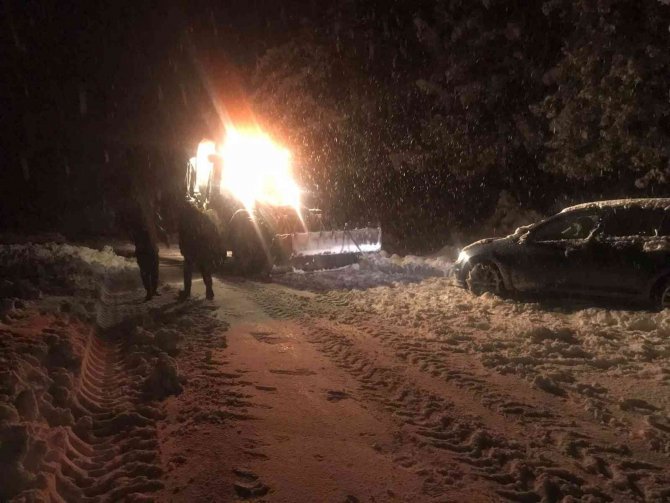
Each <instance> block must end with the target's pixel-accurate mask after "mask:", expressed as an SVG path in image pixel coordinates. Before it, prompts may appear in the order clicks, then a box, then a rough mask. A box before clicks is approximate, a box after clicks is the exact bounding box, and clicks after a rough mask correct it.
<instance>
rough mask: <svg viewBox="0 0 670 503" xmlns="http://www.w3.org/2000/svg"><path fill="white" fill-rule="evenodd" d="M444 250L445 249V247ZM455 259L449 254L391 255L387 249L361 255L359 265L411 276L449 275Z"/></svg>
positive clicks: (368, 268)
mask: <svg viewBox="0 0 670 503" xmlns="http://www.w3.org/2000/svg"><path fill="white" fill-rule="evenodd" d="M443 250H444V249H443ZM452 265H453V261H452V260H450V259H449V258H447V256H440V255H435V256H433V257H419V256H416V255H406V256H404V257H400V256H399V255H396V254H393V255H389V254H388V253H386V252H385V251H383V250H382V251H381V252H379V253H371V254H369V255H364V256H363V257H361V260H360V263H359V266H360V270H362V271H373V272H382V273H386V274H398V275H401V276H407V277H411V278H428V277H432V276H448V275H449V274H450V273H451V267H452Z"/></svg>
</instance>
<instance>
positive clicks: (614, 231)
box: [603, 206, 665, 237]
mask: <svg viewBox="0 0 670 503" xmlns="http://www.w3.org/2000/svg"><path fill="white" fill-rule="evenodd" d="M664 213H665V212H664V211H663V210H662V209H660V208H643V207H640V206H629V207H620V208H612V211H611V212H610V213H609V214H608V215H607V218H606V219H605V222H604V224H603V234H604V235H605V237H632V236H644V237H654V236H658V235H659V233H660V230H661V224H662V223H663V220H664V218H663V217H664Z"/></svg>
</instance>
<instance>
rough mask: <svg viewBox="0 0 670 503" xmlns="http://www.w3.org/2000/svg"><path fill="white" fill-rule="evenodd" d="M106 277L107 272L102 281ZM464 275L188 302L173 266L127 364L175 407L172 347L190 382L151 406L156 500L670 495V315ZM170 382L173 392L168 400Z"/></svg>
mask: <svg viewBox="0 0 670 503" xmlns="http://www.w3.org/2000/svg"><path fill="white" fill-rule="evenodd" d="M74 255H75V257H88V258H87V260H89V261H91V257H92V258H93V259H94V260H93V262H94V265H95V263H97V262H99V258H104V260H103V262H109V263H110V264H113V265H114V268H116V269H118V270H119V271H120V273H119V275H118V278H119V279H120V280H122V283H121V284H126V285H130V283H129V282H130V281H131V279H129V278H130V276H129V272H130V273H132V268H130V269H129V267H130V265H132V264H129V263H118V264H117V263H116V262H115V260H116V259H110V258H109V257H107V258H105V257H99V256H98V255H95V254H91V253H90V252H86V253H83V254H82V253H79V252H77V253H74ZM57 256H58V257H60V254H57ZM78 260H79V258H76V261H77V263H79V262H78ZM59 261H60V259H59ZM59 267H60V266H59ZM96 267H97V266H96ZM56 269H58V268H56ZM46 270H50V269H49V267H47V268H46ZM94 270H96V269H95V267H94ZM105 270H106V269H104V268H103V270H102V271H101V272H100V273H96V274H95V275H94V277H97V278H98V281H99V282H100V281H102V284H103V285H104V284H105V283H104V281H103V280H104V279H105V278H109V276H108V275H106V274H104V272H105ZM58 271H60V269H58V270H57V271H56V273H57V276H58V277H60V276H62V274H60V273H59V272H58ZM448 271H449V261H448V260H446V259H444V258H440V257H437V258H433V259H420V258H416V257H409V258H404V259H401V258H399V257H389V256H386V255H384V254H380V255H376V256H372V257H369V258H368V259H367V260H364V261H363V262H361V263H360V264H358V265H355V266H349V267H347V268H343V269H340V270H336V271H324V272H316V273H303V272H299V271H298V272H293V273H290V274H284V275H281V276H276V277H275V278H273V282H270V283H258V282H253V281H245V280H241V279H236V278H230V277H221V278H218V279H217V280H216V281H215V292H216V298H215V300H214V301H213V302H207V301H204V299H203V298H202V297H203V292H202V290H203V288H202V281H195V282H194V292H195V299H194V300H193V301H190V302H187V303H185V304H177V303H176V302H175V300H174V292H175V290H176V287H177V286H178V284H179V272H180V271H179V266H178V264H175V263H174V261H166V262H165V264H164V266H163V267H162V269H161V274H162V275H163V277H164V279H165V281H167V282H169V283H170V285H169V286H168V287H166V288H165V289H163V294H164V295H163V296H162V297H161V298H159V299H156V300H155V301H152V302H151V303H149V304H146V305H144V304H137V305H135V304H134V303H133V310H132V311H133V313H135V318H136V319H139V318H141V317H142V315H141V313H139V315H138V313H136V312H135V311H138V310H140V311H141V310H142V309H146V311H147V313H150V316H145V317H144V319H143V320H139V321H138V323H139V324H140V325H141V326H142V327H143V328H136V329H128V330H131V332H130V333H129V334H128V335H127V342H126V344H124V345H123V347H122V348H121V350H120V351H121V353H119V358H125V360H123V361H119V365H125V366H126V367H127V368H131V369H133V375H135V376H136V378H135V380H136V381H137V383H136V384H134V385H133V386H140V388H138V389H142V390H144V395H146V392H147V391H146V390H147V389H154V385H155V387H156V391H157V392H158V395H156V396H161V397H163V396H164V395H165V394H166V393H170V392H176V391H178V390H179V389H181V387H182V386H181V385H179V384H178V383H176V382H175V381H174V374H170V373H168V374H164V373H163V372H158V373H156V371H157V369H159V368H160V365H161V361H162V360H161V359H163V360H164V361H169V362H172V360H171V359H168V358H167V355H164V356H161V355H163V351H167V352H168V353H169V354H171V355H172V356H174V358H175V361H174V362H173V363H170V365H173V364H174V365H177V366H178V367H179V374H180V375H181V382H182V384H183V391H182V392H181V393H180V394H178V395H177V396H170V397H169V398H167V400H165V401H163V402H155V401H152V402H151V403H152V405H151V407H158V408H160V409H162V412H161V414H163V413H164V417H162V416H161V414H156V418H157V419H156V420H154V419H152V424H154V422H155V430H152V431H155V433H152V435H154V434H155V435H156V438H157V446H156V449H155V451H153V452H160V460H159V461H157V465H160V467H161V470H156V473H157V474H159V473H163V475H162V476H160V475H156V480H159V479H160V481H161V483H160V484H159V483H156V484H153V485H151V490H150V491H148V492H146V494H145V496H151V497H154V498H157V499H158V500H160V501H205V500H210V501H230V500H234V499H236V498H238V499H262V500H264V501H291V502H301V501H350V502H352V501H500V500H501V499H503V500H504V499H509V500H512V501H565V502H568V501H666V500H668V499H669V498H670V418H669V413H670V393H669V390H670V371H669V370H668V369H669V368H670V365H669V363H670V315H669V314H667V313H651V312H647V311H643V310H638V311H633V310H620V309H611V308H610V309H608V308H605V307H594V306H593V305H589V304H581V305H575V304H571V305H568V306H566V305H560V303H558V302H555V301H554V302H551V303H548V302H543V303H540V302H534V301H521V300H515V299H500V298H497V297H493V296H488V295H485V296H483V297H479V298H477V297H473V296H472V295H470V294H469V293H468V292H466V291H463V290H461V289H459V288H457V287H455V286H453V284H452V282H451V280H450V278H449V277H448V276H447V273H448ZM135 272H136V271H135ZM77 274H78V276H77V277H81V278H91V276H90V274H88V273H87V274H83V273H82V272H81V271H79V272H78V273H77ZM59 275H60V276H59ZM131 276H132V274H131ZM82 281H83V280H82ZM92 281H93V280H92V279H91V281H89V280H86V281H84V282H83V283H81V281H80V282H79V283H76V284H75V285H73V288H74V287H76V286H77V285H80V284H84V285H85V286H87V288H88V283H89V282H92ZM135 283H137V281H136V279H135ZM17 284H18V283H17ZM117 285H118V283H117ZM135 286H137V284H136V285H135ZM101 293H102V294H103V300H104V290H102V291H101ZM136 294H137V295H136V297H137V298H138V299H140V298H141V296H142V292H141V291H137V292H136ZM131 296H132V295H131ZM110 298H111V297H110ZM49 299H50V296H48V295H47V296H45V297H44V298H43V299H41V300H36V301H34V302H35V307H37V308H42V309H43V308H44V306H46V305H48V303H49ZM58 299H59V302H62V299H63V297H62V295H61V296H60V297H58ZM74 304H76V302H74V301H73V305H74ZM115 305H116V304H115ZM120 306H121V307H123V306H125V304H120ZM117 307H118V306H117ZM121 307H120V308H119V309H121ZM68 309H70V308H68ZM83 312H84V311H82V313H83ZM89 314H91V315H92V319H95V316H94V315H95V311H93V312H90V313H89ZM98 314H99V311H98ZM31 316H36V315H33V314H31V311H30V303H29V305H28V309H27V311H25V312H24V311H19V312H18V314H16V316H15V315H14V314H12V312H9V315H7V316H6V317H5V319H6V321H7V323H8V325H7V327H4V328H3V330H4V331H3V333H4V334H5V336H6V337H8V338H9V339H6V341H9V342H10V343H11V344H9V345H8V346H7V347H8V348H11V352H10V353H7V354H9V355H19V360H17V361H22V360H21V359H22V358H24V357H23V356H21V355H20V349H21V347H22V342H21V341H22V340H23V339H22V337H25V335H22V334H25V333H27V332H25V331H23V332H22V330H23V329H22V328H17V327H21V326H22V324H26V327H28V326H31V325H30V323H31V322H30V319H31ZM58 316H61V315H58ZM65 319H67V316H66V318H65ZM58 320H61V321H59V323H62V316H61V317H60V318H58ZM38 328H39V327H38ZM40 330H41V329H40ZM12 334H18V335H12ZM35 334H36V335H35V336H34V337H36V338H37V339H39V340H41V339H40V338H41V337H47V339H48V338H49V337H50V335H49V333H48V332H45V334H46V335H44V334H42V332H40V331H39V330H36V331H35ZM40 334H42V335H40ZM31 337H32V336H31ZM61 337H65V336H61ZM121 337H122V338H123V337H124V336H123V334H121ZM49 340H50V339H49ZM73 340H74V339H73ZM122 340H123V339H122ZM47 342H48V341H47ZM40 344H42V343H40ZM124 354H125V355H126V356H125V357H124V356H123V355H124ZM3 355H4V353H3V354H0V356H3ZM4 357H5V358H6V357H7V356H6V355H5V356H4ZM12 358H14V356H12ZM8 361H14V360H8ZM25 361H28V362H31V361H32V360H31V359H30V357H25ZM22 365H23V364H22ZM31 365H32V363H31ZM26 368H27V367H26ZM151 369H153V371H152V372H153V374H150V375H148V374H146V371H148V370H151ZM50 372H51V371H50ZM154 374H155V378H156V379H157V381H152V377H151V376H152V375H154ZM147 375H148V377H147ZM26 376H27V374H26ZM166 378H169V379H172V380H171V381H170V380H168V381H166V382H164V380H165V379H166ZM22 379H28V377H22ZM20 382H23V381H20ZM27 382H28V381H27V380H26V383H27ZM24 384H25V383H24ZM24 384H20V385H17V387H16V393H19V392H20V391H21V389H24ZM165 384H169V385H170V386H172V390H171V391H167V392H166V393H163V391H164V385H165ZM26 385H27V384H26ZM107 386H109V387H110V389H111V388H113V387H114V383H112V382H109V383H108V384H107ZM147 386H149V387H147ZM19 388H21V389H19ZM131 388H132V386H131ZM45 389H46V388H45ZM168 390H169V387H168ZM36 393H37V391H36ZM40 393H43V395H40V396H44V397H45V400H47V401H49V400H53V399H52V398H50V397H51V394H50V393H51V391H48V392H47V391H44V390H42V391H40ZM144 395H143V396H144ZM17 396H18V395H17ZM132 396H134V395H131V398H129V400H131V401H133V400H136V398H132ZM137 399H139V398H137ZM17 400H18V398H17ZM18 403H19V402H16V404H18ZM19 405H20V404H19ZM19 405H16V407H17V410H19V408H20V407H19ZM62 406H63V407H71V405H67V404H66V403H65V402H63V404H62ZM9 407H10V409H11V407H13V406H12V405H11V404H10V405H9ZM133 407H140V408H139V409H133V410H145V409H144V408H142V407H143V406H142V405H141V402H138V405H133ZM8 410H9V409H8ZM72 410H73V411H74V412H75V416H77V414H79V412H77V409H76V408H73V409H72ZM146 410H148V409H146ZM22 414H23V412H21V410H19V414H18V416H20V418H19V419H17V417H18V416H17V417H15V416H16V415H15V414H12V419H10V421H19V423H20V424H22V425H24V427H26V428H28V430H27V431H29V432H30V431H32V430H31V428H33V426H31V424H32V423H35V419H32V420H31V419H26V417H24V416H23V415H22ZM141 414H144V413H143V412H142V413H141ZM159 416H160V418H159ZM40 417H41V416H40ZM76 419H77V417H75V420H76ZM38 420H39V421H41V419H39V418H38ZM31 421H32V423H31ZM39 424H40V425H41V426H40V428H43V427H44V423H43V422H42V423H39ZM3 427H4V426H3ZM12 428H14V426H12ZM152 428H154V427H153V426H152ZM142 431H144V430H142ZM147 431H148V430H147ZM138 432H140V430H138ZM140 433H141V432H140ZM35 466H37V465H35ZM128 470H129V471H128V472H124V473H129V474H134V476H136V477H141V476H142V475H141V474H140V473H139V472H138V473H135V472H134V471H133V469H132V467H130V466H129V467H128ZM92 473H93V472H89V474H88V477H92V476H93V475H92ZM152 473H153V472H152ZM59 476H61V477H64V480H69V478H71V476H70V475H68V474H67V473H64V474H61V475H59ZM87 480H88V479H87ZM133 480H134V479H133ZM102 482H104V481H97V482H95V484H96V487H102V486H101V485H99V484H101V483H102ZM73 483H78V482H77V480H74V479H73ZM133 484H135V482H134V481H133V482H132V484H130V485H128V487H136V486H135V485H133ZM137 487H139V488H140V489H138V490H139V491H140V492H141V491H143V489H142V487H145V486H141V485H138V486H137ZM147 487H148V486H147ZM135 496H137V497H140V496H141V495H140V494H139V493H138V494H137V495H135Z"/></svg>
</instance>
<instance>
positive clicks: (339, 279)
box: [275, 247, 453, 291]
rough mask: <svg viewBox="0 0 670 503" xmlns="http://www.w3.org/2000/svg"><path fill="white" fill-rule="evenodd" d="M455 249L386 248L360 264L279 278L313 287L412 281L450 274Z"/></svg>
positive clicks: (296, 272) (278, 279) (363, 286)
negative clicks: (408, 251)
mask: <svg viewBox="0 0 670 503" xmlns="http://www.w3.org/2000/svg"><path fill="white" fill-rule="evenodd" d="M452 254H453V250H452V249H450V248H448V247H446V248H445V249H443V250H441V251H440V252H439V253H438V254H435V255H433V256H432V257H418V256H415V255H407V256H405V257H400V256H398V255H395V254H393V255H389V254H388V253H386V252H385V251H383V250H382V251H381V252H379V253H370V254H365V255H363V256H362V257H361V259H360V261H359V262H358V263H357V264H352V265H349V266H346V267H341V268H339V269H333V270H324V271H311V272H306V271H303V270H300V269H294V270H293V272H290V273H287V274H283V275H280V276H277V277H276V278H275V281H276V282H278V283H282V284H285V285H288V286H291V287H294V288H306V289H310V290H317V291H324V290H341V289H366V288H371V287H375V286H380V285H393V284H396V283H412V282H417V281H421V280H422V279H425V278H429V277H436V276H437V277H444V276H449V275H450V273H451V267H452V265H453V261H452V260H451V258H450V256H451V255H452Z"/></svg>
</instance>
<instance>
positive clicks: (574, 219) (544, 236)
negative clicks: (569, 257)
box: [532, 210, 600, 241]
mask: <svg viewBox="0 0 670 503" xmlns="http://www.w3.org/2000/svg"><path fill="white" fill-rule="evenodd" d="M599 221H600V214H599V213H598V211H597V210H587V211H575V212H570V213H567V214H565V215H558V216H557V217H556V218H553V219H551V220H549V221H548V222H546V223H545V224H542V225H540V226H539V227H538V228H537V229H535V231H533V233H532V238H533V240H534V241H562V240H565V239H586V238H588V237H589V235H590V234H591V232H592V231H593V230H594V229H595V228H596V227H597V226H598V223H599Z"/></svg>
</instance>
